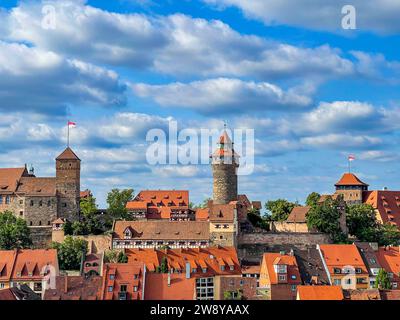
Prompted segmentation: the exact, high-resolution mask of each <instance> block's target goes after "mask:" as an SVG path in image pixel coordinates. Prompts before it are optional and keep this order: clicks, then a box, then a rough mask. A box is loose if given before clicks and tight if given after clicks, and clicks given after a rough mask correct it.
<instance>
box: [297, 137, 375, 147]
mask: <svg viewBox="0 0 400 320" xmlns="http://www.w3.org/2000/svg"><path fill="white" fill-rule="evenodd" d="M300 142H301V143H302V144H304V145H307V146H312V147H314V148H320V147H327V148H365V147H371V146H376V145H379V144H381V143H382V140H381V139H380V138H377V137H371V136H354V135H350V134H327V135H321V136H312V137H304V138H301V139H300Z"/></svg>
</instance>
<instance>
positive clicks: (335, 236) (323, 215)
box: [306, 198, 346, 243]
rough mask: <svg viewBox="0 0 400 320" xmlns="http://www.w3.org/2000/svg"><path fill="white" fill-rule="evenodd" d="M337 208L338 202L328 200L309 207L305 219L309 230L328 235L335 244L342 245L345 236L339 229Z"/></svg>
mask: <svg viewBox="0 0 400 320" xmlns="http://www.w3.org/2000/svg"><path fill="white" fill-rule="evenodd" d="M338 207H339V202H338V201H336V200H333V199H331V198H328V199H326V200H325V201H324V202H323V203H322V204H320V205H316V206H314V207H311V209H310V211H308V213H307V217H306V219H307V225H308V227H309V228H310V229H316V230H317V231H319V232H324V233H327V234H329V235H330V236H331V238H332V240H333V242H335V243H343V242H346V236H345V235H344V234H343V232H342V230H341V228H340V223H339V218H340V211H339V209H338Z"/></svg>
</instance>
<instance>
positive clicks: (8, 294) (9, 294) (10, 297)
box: [0, 288, 18, 301]
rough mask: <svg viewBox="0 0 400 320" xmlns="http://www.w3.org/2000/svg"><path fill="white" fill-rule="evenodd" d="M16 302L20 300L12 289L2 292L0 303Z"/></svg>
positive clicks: (0, 293)
mask: <svg viewBox="0 0 400 320" xmlns="http://www.w3.org/2000/svg"><path fill="white" fill-rule="evenodd" d="M3 300H4V301H14V300H18V299H17V297H16V296H15V295H14V292H13V290H12V288H8V289H3V290H0V301H3Z"/></svg>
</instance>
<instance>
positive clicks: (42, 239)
mask: <svg viewBox="0 0 400 320" xmlns="http://www.w3.org/2000/svg"><path fill="white" fill-rule="evenodd" d="M29 231H30V234H31V238H32V242H33V248H34V249H46V248H48V247H49V246H50V244H51V232H52V228H51V226H50V227H48V226H45V227H30V228H29Z"/></svg>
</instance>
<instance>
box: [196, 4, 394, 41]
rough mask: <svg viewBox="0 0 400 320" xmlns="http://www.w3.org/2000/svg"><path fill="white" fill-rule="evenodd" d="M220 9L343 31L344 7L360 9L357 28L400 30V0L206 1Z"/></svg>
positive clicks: (265, 19)
mask: <svg viewBox="0 0 400 320" xmlns="http://www.w3.org/2000/svg"><path fill="white" fill-rule="evenodd" d="M203 1H204V2H206V3H208V4H211V5H216V6H218V7H220V8H223V7H225V6H235V7H238V8H240V9H241V10H243V12H244V13H245V14H246V15H247V16H249V17H251V18H255V19H258V20H261V21H263V22H264V23H265V24H267V25H292V26H298V27H304V28H308V29H314V30H324V31H325V30H327V31H340V29H341V28H342V17H343V14H342V7H343V6H344V5H348V4H350V5H353V6H354V7H355V9H356V18H357V20H356V22H357V29H359V30H361V31H373V32H378V33H391V34H396V33H398V32H399V31H400V20H399V12H400V2H399V1H396V0H376V1H373V2H371V1H365V0H353V1H351V2H350V3H349V2H348V1H342V0H340V1H338V0H324V1H319V0H297V1H292V0H268V1H265V0H251V1H249V0H203Z"/></svg>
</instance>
